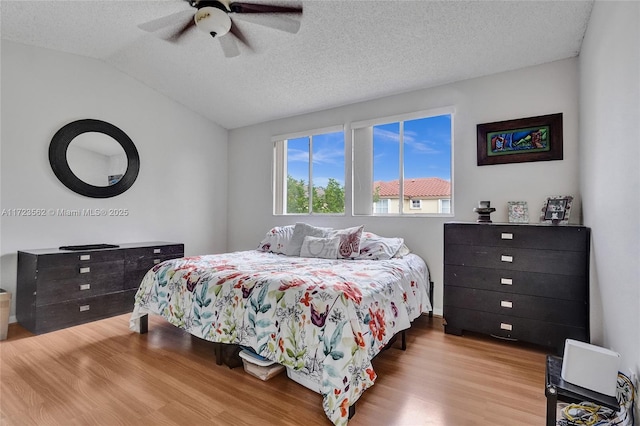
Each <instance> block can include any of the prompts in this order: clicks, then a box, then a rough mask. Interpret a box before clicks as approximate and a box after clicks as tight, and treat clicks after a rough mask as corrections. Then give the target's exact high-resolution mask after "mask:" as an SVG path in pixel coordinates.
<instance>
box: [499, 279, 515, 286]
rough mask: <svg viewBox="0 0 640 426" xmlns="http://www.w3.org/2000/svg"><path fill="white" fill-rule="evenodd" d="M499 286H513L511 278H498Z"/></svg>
mask: <svg viewBox="0 0 640 426" xmlns="http://www.w3.org/2000/svg"><path fill="white" fill-rule="evenodd" d="M500 284H502V285H513V279H511V278H500Z"/></svg>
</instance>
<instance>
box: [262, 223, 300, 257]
mask: <svg viewBox="0 0 640 426" xmlns="http://www.w3.org/2000/svg"><path fill="white" fill-rule="evenodd" d="M293 228H294V226H293V225H286V226H276V227H274V228H271V230H269V232H267V235H265V237H264V239H263V240H262V241H261V242H260V245H259V246H258V250H262V251H266V252H271V253H284V252H285V249H286V247H287V245H289V242H290V241H291V237H292V236H293Z"/></svg>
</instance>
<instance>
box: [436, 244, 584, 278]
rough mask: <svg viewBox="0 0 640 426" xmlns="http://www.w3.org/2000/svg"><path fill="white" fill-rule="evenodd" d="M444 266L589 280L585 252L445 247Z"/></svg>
mask: <svg viewBox="0 0 640 426" xmlns="http://www.w3.org/2000/svg"><path fill="white" fill-rule="evenodd" d="M444 258H445V264H447V265H461V266H474V267H481V268H493V269H505V270H510V271H530V272H543V273H548V274H560V275H578V276H586V275H587V273H588V270H587V262H588V259H587V257H586V256H585V253H584V251H583V252H579V251H557V250H539V249H523V248H505V247H494V246H480V245H478V246H468V245H461V244H446V245H445V252H444Z"/></svg>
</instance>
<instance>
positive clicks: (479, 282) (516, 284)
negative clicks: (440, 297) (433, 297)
mask: <svg viewBox="0 0 640 426" xmlns="http://www.w3.org/2000/svg"><path fill="white" fill-rule="evenodd" d="M584 280H585V278H584V277H583V276H578V275H556V274H544V273H539V272H525V271H511V270H508V269H488V268H477V267H469V266H460V265H444V282H445V283H446V286H445V288H446V287H447V286H449V285H452V286H456V287H467V288H478V289H483V290H492V291H500V292H503V293H519V294H528V295H531V296H543V297H551V298H556V299H565V300H580V301H587V300H589V299H588V298H589V295H588V289H587V287H586V286H585V285H584ZM445 300H447V299H445Z"/></svg>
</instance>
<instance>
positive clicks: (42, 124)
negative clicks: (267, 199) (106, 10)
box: [0, 40, 228, 319]
mask: <svg viewBox="0 0 640 426" xmlns="http://www.w3.org/2000/svg"><path fill="white" fill-rule="evenodd" d="M1 53H2V110H1V113H2V115H1V118H2V133H1V136H2V139H1V153H2V154H1V165H2V168H1V173H0V174H1V179H0V182H1V191H2V192H1V197H0V208H1V209H19V208H24V209H30V208H42V209H59V208H60V209H96V208H98V209H99V208H105V209H110V208H111V209H113V208H118V209H127V210H128V215H127V216H126V217H56V216H51V215H47V216H46V217H15V216H10V215H7V214H5V215H4V216H2V217H0V220H1V223H0V230H1V238H0V254H1V258H0V260H1V269H0V271H1V275H0V287H2V288H5V289H7V290H9V291H11V292H12V293H13V294H14V295H15V290H16V258H17V256H16V252H17V251H18V250H24V249H34V248H50V247H59V246H61V245H69V244H89V243H127V242H143V241H156V240H163V241H175V242H183V243H184V244H185V251H186V254H187V255H194V254H200V253H213V252H222V251H224V250H225V249H226V222H227V208H226V203H225V200H226V198H227V136H228V135H227V131H226V130H225V129H223V128H221V127H220V126H218V125H216V124H214V123H212V122H211V121H209V120H207V119H205V118H203V117H202V116H200V115H198V114H196V113H194V112H193V111H190V110H187V109H186V108H184V107H183V106H181V105H180V104H177V103H176V102H174V101H171V100H169V99H168V98H166V97H165V96H163V95H161V94H159V93H158V92H155V91H153V90H151V89H149V88H148V87H146V86H143V85H142V84H141V83H139V82H138V81H136V80H134V79H132V78H130V77H128V76H126V75H124V74H122V73H121V72H119V71H117V70H114V69H113V68H112V67H109V66H107V65H105V64H104V63H103V62H100V61H96V60H92V59H87V58H83V57H79V56H75V55H70V54H66V53H60V52H55V51H51V50H47V49H41V48H35V47H30V46H25V45H21V44H16V43H13V42H8V41H5V40H2V51H1ZM82 118H95V119H100V120H104V121H107V122H110V123H112V124H114V125H115V126H117V127H119V128H120V129H122V130H123V131H124V132H125V133H127V135H128V136H129V137H130V138H131V139H132V140H133V142H134V144H135V145H136V147H137V149H138V152H139V154H140V162H141V164H140V173H139V175H138V179H137V180H136V182H135V183H134V185H133V186H132V187H131V189H129V190H128V191H126V192H125V193H124V194H121V195H119V196H116V197H113V198H107V199H93V198H88V197H83V196H81V195H78V194H76V193H74V192H72V191H70V190H69V189H67V188H66V187H65V186H64V185H63V184H62V183H60V182H59V181H58V179H57V178H56V176H55V175H54V174H53V171H52V170H51V167H50V165H49V160H48V149H49V143H50V142H51V138H52V137H53V135H54V134H55V132H56V131H57V130H58V129H59V128H60V127H62V126H63V125H65V124H67V123H69V122H71V121H74V120H78V119H82ZM5 213H6V212H5ZM15 299H16V298H15V297H13V302H12V305H13V306H12V308H11V315H12V317H14V316H15ZM12 319H14V318H12Z"/></svg>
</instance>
